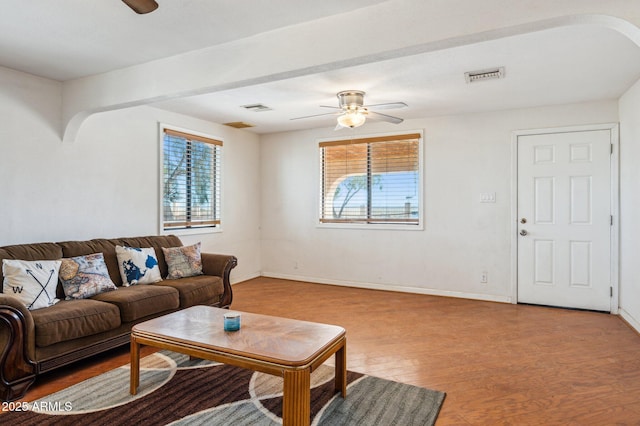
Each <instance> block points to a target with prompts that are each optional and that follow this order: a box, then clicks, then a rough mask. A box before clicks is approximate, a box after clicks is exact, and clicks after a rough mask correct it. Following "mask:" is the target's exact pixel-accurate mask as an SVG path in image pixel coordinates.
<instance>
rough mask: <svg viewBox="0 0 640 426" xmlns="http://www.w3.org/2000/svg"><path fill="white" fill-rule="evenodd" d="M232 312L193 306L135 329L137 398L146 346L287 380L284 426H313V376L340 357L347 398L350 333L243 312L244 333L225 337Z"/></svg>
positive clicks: (338, 385)
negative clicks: (142, 349) (226, 319)
mask: <svg viewBox="0 0 640 426" xmlns="http://www.w3.org/2000/svg"><path fill="white" fill-rule="evenodd" d="M227 312H230V311H229V310H227V309H220V308H213V307H211V306H193V307H191V308H187V309H184V310H181V311H177V312H173V313H171V314H168V315H164V316H161V317H158V318H155V319H152V320H149V321H145V322H142V323H140V324H136V325H135V326H133V328H132V330H131V390H130V392H131V394H132V395H135V394H136V393H137V391H138V386H139V384H140V345H149V346H153V347H156V348H161V349H168V350H170V351H175V352H180V353H183V354H187V355H190V356H193V357H196V358H202V359H208V360H212V361H217V362H221V363H224V364H230V365H235V366H238V367H243V368H248V369H251V370H254V371H260V372H263V373H267V374H272V375H275V376H280V377H283V378H284V388H283V402H282V422H283V424H284V425H308V424H309V421H310V415H311V413H310V411H311V408H310V405H311V403H310V397H311V378H310V376H311V372H313V371H314V370H315V369H316V368H318V366H320V365H321V364H322V363H323V362H325V361H326V360H327V359H329V357H331V355H334V354H335V371H336V372H335V390H336V392H340V393H341V394H342V397H343V398H344V397H346V395H347V372H346V368H347V362H346V361H347V360H346V344H347V338H346V333H345V330H344V328H342V327H337V326H334V325H327V324H318V323H313V322H307V321H298V320H292V319H287V318H278V317H272V316H268V315H258V314H251V313H247V312H241V315H242V319H241V327H240V330H238V331H233V332H225V331H224V328H223V315H224V314H225V313H227ZM233 312H237V311H233Z"/></svg>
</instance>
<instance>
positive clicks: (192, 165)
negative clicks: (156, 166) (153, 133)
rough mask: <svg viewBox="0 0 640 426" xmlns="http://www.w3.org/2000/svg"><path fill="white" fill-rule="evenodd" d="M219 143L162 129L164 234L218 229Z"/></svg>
mask: <svg viewBox="0 0 640 426" xmlns="http://www.w3.org/2000/svg"><path fill="white" fill-rule="evenodd" d="M221 154H222V141H219V140H216V139H213V138H210V137H205V136H200V135H194V134H189V133H185V132H182V131H177V130H173V129H169V128H163V129H162V160H161V161H162V206H161V211H162V214H161V217H162V218H161V220H162V229H163V230H164V231H174V230H181V229H202V228H215V227H219V226H220V164H221V163H220V160H221Z"/></svg>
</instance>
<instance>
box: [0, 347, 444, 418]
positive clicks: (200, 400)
mask: <svg viewBox="0 0 640 426" xmlns="http://www.w3.org/2000/svg"><path fill="white" fill-rule="evenodd" d="M333 378H334V369H333V367H332V366H329V365H322V366H320V368H318V369H317V370H316V371H315V372H313V374H312V376H311V388H312V389H311V416H312V424H313V425H433V424H434V423H435V421H436V418H437V417H438V413H439V411H440V407H441V406H442V402H443V400H444V397H445V394H444V393H443V392H439V391H433V390H429V389H425V388H420V387H416V386H411V385H406V384H402V383H397V382H392V381H389V380H384V379H380V378H376V377H372V376H367V375H364V374H360V373H355V372H352V371H349V372H348V373H347V383H348V387H347V398H346V399H343V398H342V397H341V396H340V394H335V393H334V391H333V387H334V382H333ZM12 408H13V410H11V411H10V412H9V413H5V414H3V415H2V417H1V420H2V423H4V424H14V425H21V426H22V425H38V426H42V425H110V426H115V425H120V424H129V425H133V424H138V425H145V426H147V425H234V426H236V425H278V424H282V418H281V415H282V378H279V377H275V376H271V375H267V374H263V373H257V372H253V371H250V370H246V369H242V368H238V367H232V366H228V365H224V364H219V363H215V362H210V361H202V360H190V359H189V357H187V356H185V355H181V354H176V353H173V352H169V351H160V352H157V353H154V354H152V355H149V356H146V357H144V358H143V359H142V360H141V363H140V388H139V390H138V395H135V396H132V395H129V366H128V365H125V366H122V367H120V368H116V369H114V370H111V371H109V372H106V373H104V374H101V375H99V376H97V377H94V378H91V379H88V380H85V381H84V382H81V383H79V384H77V385H74V386H71V387H69V388H66V389H63V390H62V391H60V392H56V393H54V394H52V395H49V396H47V397H45V398H42V399H39V400H37V401H33V402H29V403H21V404H15V405H14V406H13V407H12ZM23 409H26V411H21V410H23Z"/></svg>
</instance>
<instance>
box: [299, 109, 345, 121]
mask: <svg viewBox="0 0 640 426" xmlns="http://www.w3.org/2000/svg"><path fill="white" fill-rule="evenodd" d="M340 114H342V112H339V111H338V112H325V113H323V114H313V115H305V116H303V117H294V118H290V119H289V120H303V119H305V118H314V117H322V116H327V115H340Z"/></svg>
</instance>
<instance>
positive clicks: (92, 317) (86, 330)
mask: <svg viewBox="0 0 640 426" xmlns="http://www.w3.org/2000/svg"><path fill="white" fill-rule="evenodd" d="M31 315H32V316H33V322H34V324H35V326H36V327H35V328H36V346H40V347H44V346H49V345H53V344H54V343H59V342H64V341H67V340H72V339H76V338H79V337H84V336H90V335H93V334H98V333H102V332H104V331H108V330H112V329H114V328H117V327H119V326H120V312H119V311H118V308H117V307H116V306H114V305H112V304H109V303H104V302H98V301H97V300H91V299H81V300H62V301H60V302H58V303H56V304H55V305H53V306H50V307H48V308H46V309H38V310H36V311H32V313H31Z"/></svg>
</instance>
